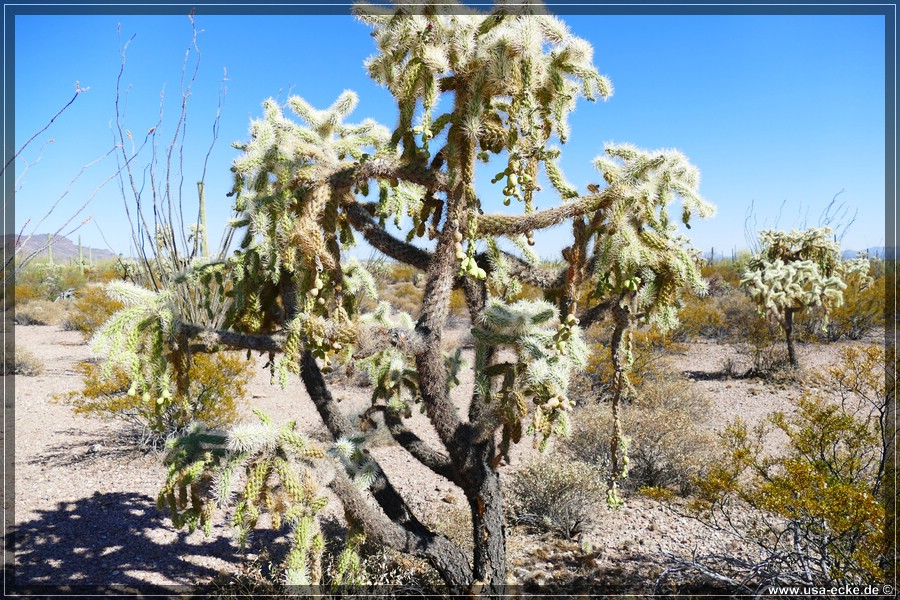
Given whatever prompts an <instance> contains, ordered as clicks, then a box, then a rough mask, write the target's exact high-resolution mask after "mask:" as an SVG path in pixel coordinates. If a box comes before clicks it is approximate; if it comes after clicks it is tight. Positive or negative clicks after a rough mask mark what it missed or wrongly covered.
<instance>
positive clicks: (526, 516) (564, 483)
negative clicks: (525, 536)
mask: <svg viewBox="0 0 900 600" xmlns="http://www.w3.org/2000/svg"><path fill="white" fill-rule="evenodd" d="M506 487H507V491H506V495H507V497H508V498H509V512H510V517H511V519H512V520H513V521H514V522H517V523H521V524H524V525H528V526H530V527H535V528H537V529H540V530H543V531H549V532H552V533H555V534H557V535H560V536H562V537H563V538H565V539H569V538H572V537H575V536H577V535H578V534H579V533H581V532H582V531H584V530H585V529H587V528H588V527H589V526H590V524H591V523H592V522H593V521H594V519H596V518H597V515H598V513H599V512H600V509H601V507H602V506H603V502H604V499H605V497H606V495H605V493H606V485H605V483H604V481H603V474H602V473H601V471H600V470H598V469H596V468H594V467H591V466H589V465H587V464H585V463H583V462H580V461H576V460H568V459H567V458H565V457H564V456H563V455H561V454H555V453H554V454H549V455H547V456H541V457H539V458H537V459H534V460H532V461H531V462H529V463H528V464H526V465H524V466H523V467H522V468H521V469H519V470H518V471H516V472H515V473H514V474H513V475H512V478H511V480H510V481H509V483H508V484H507V486H506Z"/></svg>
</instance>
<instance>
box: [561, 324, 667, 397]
mask: <svg viewBox="0 0 900 600" xmlns="http://www.w3.org/2000/svg"><path fill="white" fill-rule="evenodd" d="M585 337H586V340H585V341H586V342H587V344H588V347H589V349H590V350H589V352H590V356H589V358H588V365H587V368H586V369H585V371H584V376H585V377H587V379H588V382H587V383H588V387H589V389H590V390H591V391H592V392H593V393H591V394H584V396H585V397H583V398H581V399H582V400H586V401H594V400H596V399H598V398H599V399H605V398H608V396H609V394H610V393H611V390H612V382H613V374H614V367H613V364H612V361H611V360H610V359H609V352H610V337H611V330H610V328H608V327H603V326H601V327H598V328H593V329H592V330H590V331H589V332H588V333H587V335H586V336H585ZM683 349H684V346H683V345H682V344H680V343H678V342H676V341H675V339H674V337H673V334H672V333H671V332H666V333H663V332H661V331H660V330H659V328H658V327H657V326H656V325H651V326H649V327H642V328H639V329H635V330H634V331H632V332H631V358H632V360H631V364H630V367H629V371H628V377H629V379H630V380H631V383H632V385H634V387H635V388H640V386H641V385H643V383H644V382H645V381H647V380H650V379H653V378H655V377H656V376H657V374H658V373H659V366H660V364H661V361H663V360H664V359H665V357H666V355H667V354H669V353H672V352H679V351H681V350H683ZM576 387H577V386H576Z"/></svg>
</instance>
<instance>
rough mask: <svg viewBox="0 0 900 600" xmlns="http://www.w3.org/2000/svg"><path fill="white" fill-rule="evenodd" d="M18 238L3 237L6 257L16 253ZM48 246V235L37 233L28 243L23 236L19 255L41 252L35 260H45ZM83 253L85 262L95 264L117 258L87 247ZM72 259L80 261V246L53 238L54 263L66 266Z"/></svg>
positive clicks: (61, 238) (62, 239) (65, 239)
mask: <svg viewBox="0 0 900 600" xmlns="http://www.w3.org/2000/svg"><path fill="white" fill-rule="evenodd" d="M16 237H17V236H15V235H4V236H3V246H4V248H5V249H6V256H9V254H10V253H11V252H13V251H14V248H15V243H16ZM46 245H47V234H46V233H36V234H34V235H33V236H31V239H28V240H27V241H26V236H22V240H21V241H20V243H19V246H20V248H19V250H18V254H19V256H21V257H23V258H24V257H26V256H29V255H30V254H31V253H32V252H38V251H39V252H38V255H37V256H36V257H35V258H37V259H42V258H43V259H45V258H47V254H48V252H47V249H46V248H44V246H46ZM42 248H43V250H42ZM81 253H82V256H83V257H84V259H85V260H88V259H90V258H93V260H94V262H95V263H96V262H100V261H104V260H109V259H111V258H115V257H116V255H115V254H113V253H112V252H110V251H109V250H101V249H99V248H88V247H87V246H82V248H81ZM72 259H75V260H78V244H76V243H75V242H73V241H72V240H70V239H69V238H66V237H63V236H57V237H55V238H53V262H55V263H59V264H65V263H68V262H71V261H72Z"/></svg>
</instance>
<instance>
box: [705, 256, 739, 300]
mask: <svg viewBox="0 0 900 600" xmlns="http://www.w3.org/2000/svg"><path fill="white" fill-rule="evenodd" d="M743 268H744V267H743V265H742V264H741V263H740V262H732V261H731V260H717V261H715V262H714V263H707V264H705V265H704V266H703V268H702V269H701V271H700V272H701V274H702V275H703V278H704V279H706V281H708V282H709V295H710V296H713V297H715V296H720V295H722V294H724V293H727V292H728V291H729V290H731V289H734V288H737V287H738V286H739V285H740V283H741V273H742V271H743Z"/></svg>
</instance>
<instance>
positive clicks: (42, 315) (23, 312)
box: [15, 300, 69, 325]
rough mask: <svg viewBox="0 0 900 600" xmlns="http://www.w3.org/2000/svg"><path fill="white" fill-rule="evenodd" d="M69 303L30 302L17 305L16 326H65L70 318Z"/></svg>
mask: <svg viewBox="0 0 900 600" xmlns="http://www.w3.org/2000/svg"><path fill="white" fill-rule="evenodd" d="M68 308H69V304H68V303H67V302H52V301H50V300H30V301H28V302H24V303H21V304H20V303H18V302H17V303H16V307H15V313H16V317H15V321H16V325H65V324H66V322H67V321H68V318H69V311H68Z"/></svg>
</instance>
